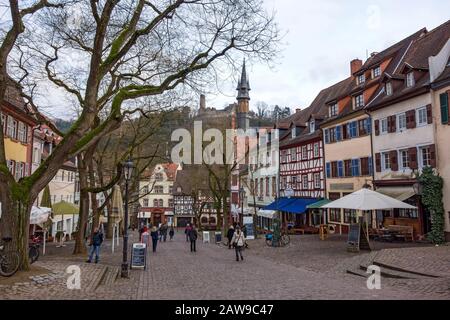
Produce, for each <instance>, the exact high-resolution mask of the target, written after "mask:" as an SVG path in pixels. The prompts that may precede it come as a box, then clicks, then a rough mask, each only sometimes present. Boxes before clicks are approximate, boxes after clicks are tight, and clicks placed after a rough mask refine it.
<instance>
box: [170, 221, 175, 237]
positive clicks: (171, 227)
mask: <svg viewBox="0 0 450 320" xmlns="http://www.w3.org/2000/svg"><path fill="white" fill-rule="evenodd" d="M174 235H175V230H174V229H173V225H172V226H170V231H169V237H170V241H172V239H173V236H174Z"/></svg>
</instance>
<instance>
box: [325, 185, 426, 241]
mask: <svg viewBox="0 0 450 320" xmlns="http://www.w3.org/2000/svg"><path fill="white" fill-rule="evenodd" d="M321 208H324V209H327V208H328V209H350V210H360V211H372V210H390V209H417V208H416V207H414V206H412V205H409V204H407V203H404V202H401V201H399V200H397V199H394V198H391V197H388V196H386V195H384V194H381V193H379V192H376V191H372V190H370V189H366V188H364V189H361V190H359V191H356V192H353V193H351V194H349V195H347V196H345V197H342V198H340V199H338V200H335V201H333V202H330V203H328V204H326V205H323V206H322V207H321ZM366 233H367V240H368V235H369V223H368V214H367V215H366Z"/></svg>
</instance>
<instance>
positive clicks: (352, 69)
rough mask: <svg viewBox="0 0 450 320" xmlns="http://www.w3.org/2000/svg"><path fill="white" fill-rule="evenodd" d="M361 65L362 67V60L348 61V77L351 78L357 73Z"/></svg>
mask: <svg viewBox="0 0 450 320" xmlns="http://www.w3.org/2000/svg"><path fill="white" fill-rule="evenodd" d="M362 65H363V62H362V60H359V59H355V60H352V61H350V72H351V74H350V75H351V76H353V74H354V73H355V72H357V71H358V70H359V69H361V67H362Z"/></svg>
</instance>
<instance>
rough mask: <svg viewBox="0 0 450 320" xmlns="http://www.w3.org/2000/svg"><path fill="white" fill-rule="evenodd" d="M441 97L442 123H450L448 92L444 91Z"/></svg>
mask: <svg viewBox="0 0 450 320" xmlns="http://www.w3.org/2000/svg"><path fill="white" fill-rule="evenodd" d="M440 98H441V121H442V124H447V123H448V120H449V119H448V115H449V112H448V93H443V94H441V96H440Z"/></svg>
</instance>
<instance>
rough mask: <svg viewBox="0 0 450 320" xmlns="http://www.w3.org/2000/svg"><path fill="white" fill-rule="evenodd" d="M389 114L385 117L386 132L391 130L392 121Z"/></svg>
mask: <svg viewBox="0 0 450 320" xmlns="http://www.w3.org/2000/svg"><path fill="white" fill-rule="evenodd" d="M391 120H392V119H391V116H389V117H387V131H388V133H391V132H392V121H391Z"/></svg>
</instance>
